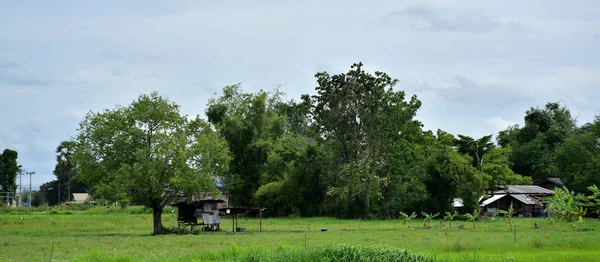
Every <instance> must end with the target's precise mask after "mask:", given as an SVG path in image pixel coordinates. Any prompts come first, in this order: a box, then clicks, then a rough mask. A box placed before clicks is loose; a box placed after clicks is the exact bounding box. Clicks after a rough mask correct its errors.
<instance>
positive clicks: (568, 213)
mask: <svg viewBox="0 0 600 262" xmlns="http://www.w3.org/2000/svg"><path fill="white" fill-rule="evenodd" d="M543 199H544V200H545V201H547V202H548V203H547V204H546V211H547V212H549V213H550V212H554V213H556V216H557V217H558V218H559V219H561V220H563V221H575V220H577V219H578V216H579V215H581V214H582V213H583V210H582V209H581V208H582V207H584V206H588V205H589V199H588V198H587V197H585V196H584V195H583V194H581V193H579V194H575V192H574V191H570V190H569V189H568V188H566V187H563V188H556V189H554V195H552V196H550V197H546V198H543Z"/></svg>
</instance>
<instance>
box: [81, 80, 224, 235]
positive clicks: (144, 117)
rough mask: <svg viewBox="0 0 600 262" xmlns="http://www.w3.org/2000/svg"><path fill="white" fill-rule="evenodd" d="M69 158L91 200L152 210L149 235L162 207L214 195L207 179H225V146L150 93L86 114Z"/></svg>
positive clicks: (157, 223) (204, 126) (156, 228)
mask: <svg viewBox="0 0 600 262" xmlns="http://www.w3.org/2000/svg"><path fill="white" fill-rule="evenodd" d="M75 156H76V160H77V163H78V165H79V169H80V178H81V180H82V181H84V182H85V183H86V184H88V185H89V186H90V191H91V193H92V194H94V195H96V196H100V197H101V198H105V199H108V200H110V201H119V203H121V204H123V205H127V204H129V203H139V204H142V205H145V206H148V207H150V208H152V209H153V211H154V233H155V234H160V233H161V232H162V228H163V227H162V222H161V213H162V210H163V208H164V206H166V205H168V204H170V203H172V202H173V201H179V200H181V195H184V196H185V197H186V198H187V200H190V199H191V197H192V194H198V193H200V192H215V191H216V188H215V187H214V180H213V178H214V177H218V176H221V175H223V174H225V173H226V171H227V168H228V165H227V164H228V161H229V155H228V150H227V146H226V143H225V141H223V140H221V139H219V137H218V135H217V134H216V133H215V132H214V130H212V128H211V126H210V125H209V124H207V123H206V122H204V121H203V120H201V119H200V118H196V119H194V120H188V119H187V117H186V116H183V115H181V114H180V113H179V106H178V105H176V104H175V103H173V102H171V101H169V100H168V99H167V98H164V97H161V96H160V95H159V94H158V93H156V92H153V93H152V94H150V95H141V96H140V97H139V98H138V99H137V100H136V101H133V102H132V103H131V105H129V106H128V107H121V106H119V107H117V108H116V109H113V110H104V111H102V112H98V113H93V112H90V113H88V114H87V115H86V117H85V119H84V120H83V121H82V122H81V124H80V128H79V135H78V136H77V147H76V154H75Z"/></svg>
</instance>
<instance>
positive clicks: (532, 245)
mask: <svg viewBox="0 0 600 262" xmlns="http://www.w3.org/2000/svg"><path fill="white" fill-rule="evenodd" d="M21 218H22V219H21ZM514 223H515V225H516V226H517V231H516V242H515V235H514V231H510V230H509V228H508V220H505V219H501V218H496V219H493V220H492V219H488V220H485V221H481V222H478V223H477V228H476V229H473V225H472V224H471V223H467V222H465V221H454V223H453V228H452V229H448V227H447V226H446V227H444V228H441V227H440V225H439V221H434V222H433V223H432V228H431V229H425V228H423V221H422V220H413V221H412V222H411V225H412V227H411V228H408V227H407V225H402V224H401V223H400V222H399V221H393V220H372V221H369V220H360V221H359V220H338V219H332V218H277V219H273V218H267V219H263V232H257V231H258V227H259V223H258V220H257V219H254V218H241V219H240V220H239V226H240V227H245V228H246V230H247V232H244V233H232V232H231V229H232V224H231V220H229V219H223V221H222V228H223V230H224V232H217V233H214V232H213V233H200V234H199V235H193V234H187V235H165V236H151V231H152V215H151V214H147V213H143V212H141V209H140V208H135V207H134V208H128V209H125V210H121V209H120V208H116V209H112V211H111V212H109V211H107V209H106V208H105V207H97V208H93V209H90V210H86V211H50V210H46V211H33V212H11V213H6V212H4V213H0V261H49V259H50V255H51V249H52V244H53V243H54V250H53V252H52V258H53V260H55V261H215V260H238V259H239V258H241V257H244V256H246V258H248V255H249V254H262V255H263V256H262V257H263V258H269V257H270V258H273V257H275V258H276V259H277V260H280V259H281V260H283V257H277V254H279V253H282V252H283V253H285V252H288V253H290V254H292V253H294V252H295V253H294V254H296V255H297V254H299V253H302V252H305V253H306V252H313V251H315V250H318V249H319V248H323V247H324V246H330V245H340V244H345V245H349V246H355V247H377V248H380V247H381V248H389V249H398V250H399V249H406V250H408V251H410V252H412V253H417V254H423V255H425V256H427V257H429V258H432V259H436V260H439V261H599V260H600V241H599V240H600V221H598V220H597V219H596V220H592V219H588V220H586V221H585V222H584V223H583V225H582V227H581V230H580V229H579V228H576V227H574V226H573V225H574V224H575V223H565V222H561V223H559V224H558V225H557V229H556V230H555V229H554V225H553V224H552V223H551V222H550V221H549V220H548V219H527V218H523V219H514ZM534 223H537V224H538V225H539V226H540V227H541V228H539V229H534V226H533V225H534ZM163 224H164V226H166V227H174V226H176V217H175V213H167V214H164V215H163ZM458 225H464V229H458ZM323 227H326V228H328V229H329V230H328V232H320V229H321V228H323ZM278 252H279V253H278ZM269 254H270V256H269ZM274 255H275V256H274ZM293 256H294V255H293V254H292V255H289V254H288V256H287V257H288V259H290V260H292V261H293V260H300V259H296V258H295V257H293ZM290 257H291V258H290ZM511 259H512V260H511ZM246 260H252V258H250V259H246Z"/></svg>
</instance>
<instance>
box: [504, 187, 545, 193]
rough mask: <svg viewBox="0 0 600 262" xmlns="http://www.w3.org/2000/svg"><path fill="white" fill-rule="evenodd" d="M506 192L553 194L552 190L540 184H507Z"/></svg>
mask: <svg viewBox="0 0 600 262" xmlns="http://www.w3.org/2000/svg"><path fill="white" fill-rule="evenodd" d="M507 192H508V193H512V194H546V195H551V194H554V191H552V190H548V189H545V188H543V187H540V186H508V190H507Z"/></svg>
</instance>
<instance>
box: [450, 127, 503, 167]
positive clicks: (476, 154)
mask: <svg viewBox="0 0 600 262" xmlns="http://www.w3.org/2000/svg"><path fill="white" fill-rule="evenodd" d="M455 145H456V147H457V151H458V152H459V153H461V154H464V155H469V156H471V157H472V158H473V166H474V167H476V168H477V170H478V171H479V172H483V162H484V156H485V155H486V154H488V153H490V152H491V151H492V150H493V149H494V148H495V145H494V143H493V142H492V136H491V135H489V136H484V137H482V138H479V139H473V138H472V137H470V136H463V135H458V139H456V141H455Z"/></svg>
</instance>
